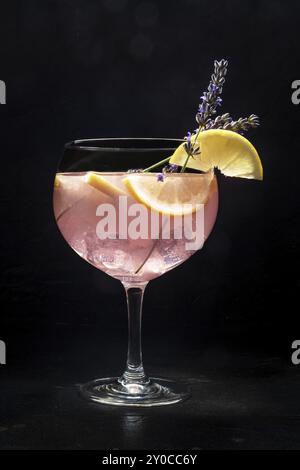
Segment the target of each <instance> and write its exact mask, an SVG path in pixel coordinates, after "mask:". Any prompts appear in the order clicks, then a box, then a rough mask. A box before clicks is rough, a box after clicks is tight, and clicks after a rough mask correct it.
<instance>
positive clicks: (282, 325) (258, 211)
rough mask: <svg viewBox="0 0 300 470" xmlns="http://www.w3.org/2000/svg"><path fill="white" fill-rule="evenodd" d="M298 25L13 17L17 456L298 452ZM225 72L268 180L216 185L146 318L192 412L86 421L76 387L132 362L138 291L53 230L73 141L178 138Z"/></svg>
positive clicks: (67, 7) (97, 416)
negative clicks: (129, 343)
mask: <svg viewBox="0 0 300 470" xmlns="http://www.w3.org/2000/svg"><path fill="white" fill-rule="evenodd" d="M299 13H300V7H299V3H298V2H296V1H289V2H286V1H279V0H274V1H266V0H261V1H251V2H250V1H248V2H240V1H234V0H232V1H228V2H222V1H214V2H212V1H204V0H198V1H197V0H185V1H183V0H178V1H176V2H175V1H170V0H169V1H163V0H161V1H158V0H149V1H135V0H97V1H94V0H85V1H84V0H72V1H71V0H61V1H58V0H48V1H45V0H44V1H38V0H28V1H26V2H25V1H18V2H16V1H10V2H6V3H4V2H3V3H2V4H1V18H0V53H1V55H0V79H1V80H4V81H5V82H6V86H7V104H6V105H3V106H0V122H1V126H0V137H1V151H0V153H1V170H2V171H1V199H0V204H1V205H0V211H1V244H2V246H1V251H0V256H1V304H0V305H1V315H0V339H2V340H4V341H5V342H6V344H7V364H6V365H5V366H0V384H1V385H0V405H1V422H0V446H1V448H2V449H61V448H62V449H101V448H121V449H125V448H152V449H162V448H178V449H179V448H192V447H194V448H195V447H197V448H209V449H210V448H217V449H221V448H234V449H240V448H250V449H251V448H300V436H299V432H300V423H299V415H300V407H299V404H298V398H297V397H298V396H299V389H300V381H299V378H300V377H299V374H300V365H299V366H298V368H297V366H294V365H292V363H291V359H290V356H291V353H292V350H291V343H292V341H293V340H295V339H300V331H299V323H300V322H299V308H298V295H297V294H298V292H297V288H298V285H299V284H298V280H297V271H298V269H297V268H298V259H297V254H298V246H297V245H298V243H297V242H298V225H299V217H298V216H299V209H298V208H299V204H298V187H297V186H298V169H299V131H298V128H299V115H300V106H295V105H293V104H292V102H291V94H292V90H291V83H292V81H293V80H296V79H300V75H299V74H300V71H299V33H298V31H299ZM221 58H226V59H228V60H229V62H230V65H229V72H228V78H227V82H226V85H225V87H224V92H223V99H224V105H223V108H222V111H223V112H227V111H228V112H230V113H231V114H232V115H233V116H234V117H236V118H238V117H240V116H247V115H249V114H251V113H256V114H258V115H259V117H260V119H261V127H260V128H259V129H258V130H255V131H251V132H249V134H248V137H249V138H250V140H251V141H252V142H253V143H254V145H255V146H256V147H257V149H258V151H259V153H260V156H261V159H262V162H263V165H264V174H265V177H264V181H263V182H255V181H247V180H235V179H230V178H227V179H225V178H224V177H222V176H220V178H219V184H220V210H219V215H218V219H217V223H216V225H215V228H214V231H213V233H212V234H211V236H210V238H209V240H208V241H207V243H206V245H205V247H204V249H203V250H202V251H201V252H199V253H197V254H195V256H193V257H192V259H190V260H189V261H188V262H187V263H185V264H183V265H182V266H180V267H179V268H177V269H175V270H174V271H172V272H170V273H168V274H166V275H165V276H163V277H161V278H159V279H157V280H155V281H153V282H151V284H150V285H149V287H148V288H147V291H146V295H145V307H144V324H143V327H144V360H145V364H146V368H147V370H148V371H149V372H150V373H154V374H156V375H159V374H161V375H164V376H176V377H181V378H183V379H185V380H190V381H191V384H192V385H193V390H194V395H193V398H192V399H191V400H190V401H187V402H186V403H183V404H180V405H177V406H173V407H169V408H166V409H155V410H141V411H128V410H116V409H111V408H105V407H94V406H89V405H87V404H86V403H84V402H82V400H81V399H80V398H78V396H77V391H76V386H75V384H76V383H82V382H84V381H86V380H88V379H90V378H93V377H96V376H105V375H107V374H115V375H117V374H119V373H120V372H121V371H122V368H123V366H124V362H125V356H126V312H125V296H124V294H123V291H122V287H121V285H120V284H119V283H118V282H117V281H115V280H113V279H112V278H110V277H108V276H106V275H105V274H103V273H101V272H99V271H97V270H96V269H95V268H93V267H91V266H90V265H88V264H87V263H85V262H83V261H82V260H81V259H80V258H79V257H78V256H75V254H74V253H73V252H72V250H71V249H70V248H69V247H68V246H67V245H66V243H65V241H64V240H63V238H62V236H61V235H60V233H59V231H58V229H57V227H56V224H55V221H54V217H53V213H52V184H53V177H54V174H55V170H56V166H57V164H58V161H59V159H60V157H61V156H62V148H63V144H64V143H65V142H66V141H69V140H72V139H74V138H85V137H114V136H117V137H126V136H132V137H134V136H135V137H179V138H181V137H183V136H184V135H185V134H186V132H187V130H192V129H194V128H195V122H194V115H195V112H196V109H197V105H198V101H199V97H200V95H201V93H202V91H203V90H204V89H205V88H206V86H207V84H208V81H209V77H210V74H211V72H212V66H213V59H221Z"/></svg>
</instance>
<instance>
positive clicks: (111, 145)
mask: <svg viewBox="0 0 300 470" xmlns="http://www.w3.org/2000/svg"><path fill="white" fill-rule="evenodd" d="M181 142H182V141H181V140H176V139H141V138H140V139H131V138H130V139H129V138H128V139H93V140H90V139H87V140H77V141H74V142H71V143H68V144H66V145H65V151H64V156H63V158H62V160H61V162H60V165H59V168H58V173H57V175H56V178H55V184H54V196H53V203H54V213H55V218H56V222H57V224H58V227H59V229H60V231H61V233H62V235H63V236H64V238H65V240H66V241H67V243H68V244H69V245H70V246H71V247H72V248H73V250H74V251H75V252H76V253H77V254H78V255H79V256H81V257H82V258H83V259H85V260H86V261H87V262H89V263H90V264H92V265H93V266H95V267H96V268H98V269H100V270H102V271H104V272H105V273H107V274H109V275H110V276H112V277H114V278H115V279H118V280H120V281H121V283H122V284H123V286H124V288H125V291H126V296H127V307H128V353H127V363H126V369H125V372H124V373H123V375H121V376H120V377H118V378H114V377H109V378H104V379H103V378H101V379H96V380H93V381H91V382H89V383H87V384H85V385H83V386H82V387H81V393H82V394H83V395H84V396H85V397H87V398H88V399H89V400H92V401H94V402H98V403H105V404H110V405H119V406H122V405H123V406H155V405H167V404H173V403H177V402H179V401H182V400H183V399H185V398H187V396H188V393H187V391H186V390H185V389H184V387H183V386H182V385H180V384H178V383H175V382H174V381H171V380H166V379H157V378H155V379H152V378H149V377H148V376H147V375H146V373H145V371H144V367H143V362H142V348H141V318H142V302H143V294H144V290H145V288H146V286H147V284H148V282H149V281H150V280H151V279H154V278H157V277H159V276H161V275H162V274H164V273H166V272H168V271H170V270H171V269H173V268H175V267H176V266H178V265H179V264H181V263H183V262H184V261H185V260H187V259H188V258H189V257H190V256H191V255H192V254H193V253H194V252H195V251H197V250H198V249H200V248H201V247H202V245H203V243H204V241H205V240H206V239H207V237H208V235H209V233H210V232H211V230H212V228H213V225H214V222H215V219H216V215H217V210H218V187H217V182H216V177H215V175H214V173H213V172H209V173H199V172H197V173H168V174H165V175H164V176H162V175H161V174H159V175H158V174H157V173H153V172H148V173H141V172H128V170H129V169H139V168H146V167H151V166H152V165H154V164H155V163H156V162H158V161H160V160H163V159H165V158H166V157H168V156H170V155H171V154H172V153H173V151H174V150H175V148H176V147H177V146H178V145H179V144H180V143H181ZM128 179H129V180H130V181H132V180H134V183H135V184H136V185H137V187H138V188H143V187H144V186H145V187H146V186H147V187H148V186H149V184H150V183H151V184H150V188H151V187H152V188H153V190H154V192H155V191H156V189H157V188H159V189H161V188H166V187H167V186H163V185H165V184H166V181H167V182H168V187H169V191H168V197H167V198H166V199H167V201H164V197H163V194H162V197H161V198H160V199H159V201H160V202H162V203H165V205H163V206H162V207H163V209H160V206H159V207H157V204H154V206H153V207H152V206H151V204H150V205H149V204H148V203H147V201H146V203H145V201H144V200H143V199H142V200H141V198H140V197H138V194H136V193H135V192H134V190H133V189H132V186H131V185H130V184H128ZM151 185H152V186H151ZM156 185H161V186H158V187H157V186H156ZM195 187H196V191H195V192H196V193H197V194H196V195H197V197H198V193H199V194H201V195H202V198H200V200H201V201H202V203H201V204H200V205H199V204H196V205H195V204H194V205H195V207H194V206H193V207H192V208H191V207H190V205H189V204H186V202H187V201H185V193H184V191H183V189H182V188H186V189H187V190H188V192H189V194H191V189H190V188H195ZM170 188H171V201H170ZM173 189H174V203H173V201H172V197H173V196H172V194H173ZM178 192H179V195H178ZM181 193H182V194H181ZM148 196H149V194H148ZM150 196H151V191H150ZM175 196H176V198H175ZM178 197H179V199H180V200H179V201H178ZM150 199H151V198H150ZM198 200H199V197H198ZM156 202H157V200H156ZM165 207H167V208H171V209H170V210H169V211H168V210H165V209H164V208H165ZM180 207H182V209H180ZM138 215H139V218H138V220H137V216H138ZM185 215H186V216H187V217H186V218H185ZM187 220H188V221H189V223H188V229H186V226H187V222H186V221H187ZM199 221H200V225H197V222H199ZM201 221H202V222H201ZM138 222H139V223H138ZM143 224H144V226H142V225H143ZM197 231H198V232H199V231H201V236H200V237H199V238H198V240H197V243H196V244H195V245H193V242H191V240H192V236H194V238H195V237H196V238H197V234H198V235H199V233H197ZM199 240H200V241H199ZM191 243H192V245H193V246H192V245H191Z"/></svg>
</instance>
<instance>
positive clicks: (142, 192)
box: [123, 171, 216, 216]
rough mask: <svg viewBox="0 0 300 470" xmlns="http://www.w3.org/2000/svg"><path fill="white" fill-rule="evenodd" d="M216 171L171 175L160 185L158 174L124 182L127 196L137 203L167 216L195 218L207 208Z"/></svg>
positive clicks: (141, 174)
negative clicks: (205, 205) (193, 214)
mask: <svg viewBox="0 0 300 470" xmlns="http://www.w3.org/2000/svg"><path fill="white" fill-rule="evenodd" d="M213 181H215V176H214V173H213V171H210V172H208V173H203V174H188V173H183V174H173V175H172V174H169V175H165V176H164V180H163V181H157V174H155V173H146V174H145V173H135V174H131V175H128V176H126V177H125V178H124V179H123V183H124V185H125V186H126V187H127V189H128V192H129V193H130V194H131V195H132V196H133V198H134V199H136V200H137V201H138V202H140V203H142V204H144V205H145V206H147V207H149V208H150V209H152V210H154V211H157V212H160V213H162V214H165V215H173V216H179V215H180V216H182V215H186V214H192V213H193V212H195V211H197V209H199V206H197V205H198V204H205V202H206V201H207V200H208V198H209V195H210V193H211V191H212V189H213V187H214V188H216V186H215V185H212V182H213Z"/></svg>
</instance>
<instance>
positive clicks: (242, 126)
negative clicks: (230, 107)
mask: <svg viewBox="0 0 300 470" xmlns="http://www.w3.org/2000/svg"><path fill="white" fill-rule="evenodd" d="M258 126H259V118H258V116H256V115H255V114H251V115H250V116H249V117H247V118H239V119H238V120H237V121H234V120H233V119H232V117H231V116H230V115H229V113H226V114H222V116H217V117H216V118H215V119H209V120H208V121H207V123H206V126H205V129H206V130H208V129H227V130H230V131H234V132H243V131H247V130H249V129H250V128H253V129H254V128H255V127H258Z"/></svg>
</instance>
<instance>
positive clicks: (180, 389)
mask: <svg viewBox="0 0 300 470" xmlns="http://www.w3.org/2000/svg"><path fill="white" fill-rule="evenodd" d="M122 382H123V381H122V380H121V379H120V378H117V377H110V378H105V379H96V380H93V381H91V382H88V383H87V384H84V385H82V386H81V387H80V392H81V394H82V395H83V396H84V397H85V398H87V399H88V400H91V401H93V402H96V403H104V404H106V405H115V406H162V405H172V404H174V403H178V402H180V401H183V400H186V399H187V398H188V397H189V393H188V391H187V390H186V389H184V386H183V385H181V384H178V383H175V382H172V381H170V380H165V379H160V378H152V379H150V380H149V382H147V383H146V384H140V383H130V384H124V382H123V383H122Z"/></svg>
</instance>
